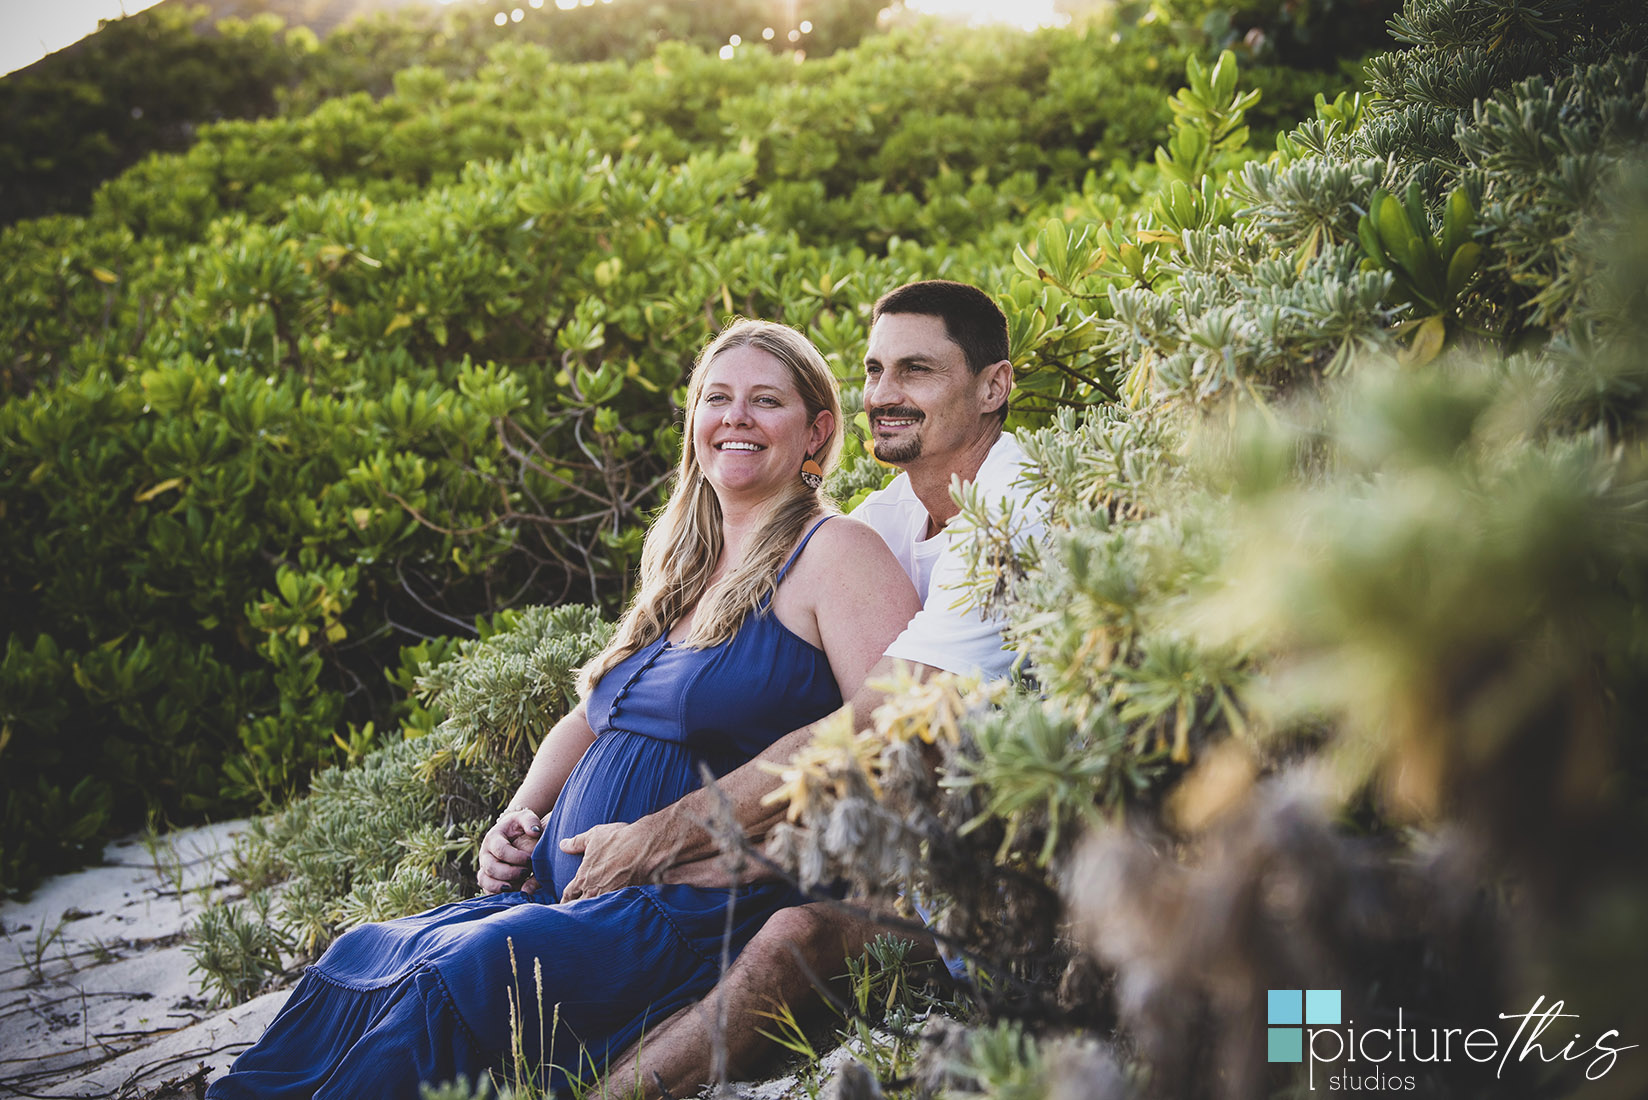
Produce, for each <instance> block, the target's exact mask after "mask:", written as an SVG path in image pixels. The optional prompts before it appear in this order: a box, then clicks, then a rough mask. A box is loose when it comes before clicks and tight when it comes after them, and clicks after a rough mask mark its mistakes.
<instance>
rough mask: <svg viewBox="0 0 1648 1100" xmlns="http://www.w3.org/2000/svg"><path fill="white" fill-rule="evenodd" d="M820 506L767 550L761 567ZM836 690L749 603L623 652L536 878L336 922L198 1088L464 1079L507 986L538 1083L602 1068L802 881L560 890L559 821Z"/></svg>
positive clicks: (698, 992)
mask: <svg viewBox="0 0 1648 1100" xmlns="http://www.w3.org/2000/svg"><path fill="white" fill-rule="evenodd" d="M823 522H824V521H823V520H820V521H819V524H815V525H814V526H813V527H812V529H811V530H809V531H808V532H807V534H806V536H805V537H804V538H803V539H802V540H801V543H800V545H798V546H797V547H796V549H795V552H794V553H793V554H791V555H790V558H789V561H787V562H785V564H784V567H783V569H781V570H780V571H779V574H778V580H779V582H780V583H782V582H783V579H784V576H785V574H786V573H788V572H789V569H790V566H791V565H792V564H793V563H794V562H795V559H796V557H797V556H799V555H800V553H801V551H802V549H803V548H805V546H806V545H807V541H808V540H809V539H811V538H812V535H813V532H814V531H817V530H818V526H819V525H821V524H822V523H823ZM841 702H842V700H841V691H840V689H839V687H838V686H837V685H836V682H835V677H834V675H833V674H832V673H831V671H830V665H829V661H828V660H827V659H826V657H825V655H824V653H823V652H822V651H821V650H819V649H818V648H817V647H815V646H813V645H810V644H808V643H807V642H805V641H803V640H802V639H801V638H799V637H798V636H796V635H795V634H793V633H791V632H790V631H789V630H788V629H787V628H786V627H785V626H784V625H783V624H781V623H780V622H779V621H778V619H777V618H776V617H774V616H773V615H772V613H771V609H770V607H769V606H765V605H764V606H763V607H762V608H761V609H760V611H759V613H756V614H752V615H750V616H749V617H748V618H746V619H745V622H744V624H743V626H742V627H741V628H740V629H739V631H738V633H737V634H736V635H735V636H734V637H733V638H732V639H731V640H730V641H728V642H726V643H724V644H722V645H719V646H714V647H709V648H701V649H700V648H689V647H683V646H678V645H673V644H671V643H670V642H669V641H668V640H666V639H664V638H660V639H658V640H657V641H655V642H653V643H652V644H651V645H648V646H646V647H645V648H643V649H641V650H639V651H637V652H636V653H634V654H631V655H630V656H629V657H628V658H626V659H625V660H624V661H623V662H621V663H620V664H618V665H616V666H614V667H613V668H612V669H611V670H610V671H609V672H608V673H607V674H606V675H605V676H603V677H602V678H601V681H600V683H599V684H597V685H596V686H595V687H594V688H593V689H592V690H591V692H590V695H589V698H588V700H587V701H586V703H587V714H588V717H589V722H590V727H591V729H592V730H594V732H595V734H596V739H595V742H594V743H593V744H592V745H591V746H590V747H589V749H588V750H587V751H586V752H585V753H584V755H583V758H582V759H581V760H579V762H578V764H577V765H576V766H575V767H574V768H573V770H572V773H571V775H570V776H569V777H568V778H567V782H566V786H565V788H564V789H563V790H562V792H561V796H560V798H559V799H558V800H557V802H556V805H555V808H554V811H553V812H552V813H551V814H550V817H549V820H548V822H547V823H546V825H545V828H544V833H543V836H542V837H541V839H540V840H539V843H538V846H537V848H536V849H535V851H534V852H533V858H532V867H533V873H534V874H535V875H536V876H537V879H538V881H539V883H540V884H541V886H542V889H541V890H539V891H538V892H536V893H532V894H523V893H511V894H498V895H491V896H482V897H477V898H471V899H469V900H467V901H461V902H456V903H454V904H451V905H443V906H441V907H439V908H437V909H432V910H430V911H429V912H427V913H422V914H420V915H418V916H415V917H407V918H405V919H403V920H397V921H390V922H387V923H384V924H372V925H366V926H363V927H361V928H357V929H354V930H352V931H350V932H348V933H346V934H344V935H343V936H341V937H339V939H338V940H337V941H336V942H335V943H333V944H332V946H331V947H330V948H329V949H328V950H327V951H326V953H325V954H324V955H322V956H321V959H320V961H319V962H317V963H316V964H315V965H313V966H311V967H309V969H308V970H307V971H306V972H305V974H304V976H303V979H302V980H301V981H300V982H299V983H298V986H297V988H296V989H295V990H294V991H293V993H292V996H291V998H290V999H289V1000H288V1001H287V1003H286V1005H285V1007H284V1008H282V1009H281V1011H280V1014H279V1015H278V1016H276V1017H275V1019H274V1021H273V1022H272V1023H271V1024H270V1025H269V1030H268V1031H267V1032H265V1033H264V1035H263V1037H262V1038H261V1039H259V1040H258V1042H257V1043H256V1044H255V1045H254V1046H253V1047H251V1048H250V1049H249V1050H247V1051H246V1052H245V1053H244V1054H242V1055H241V1056H240V1058H238V1059H237V1060H236V1061H235V1064H234V1065H233V1066H232V1067H231V1068H230V1071H229V1073H228V1074H226V1075H225V1076H224V1077H222V1078H220V1079H218V1080H217V1081H215V1082H213V1083H212V1084H211V1086H210V1087H209V1088H208V1089H207V1090H206V1095H207V1096H208V1097H209V1098H214V1100H239V1098H244V1097H258V1098H276V1097H279V1098H283V1100H284V1098H297V1097H304V1098H307V1097H311V1096H312V1097H316V1098H317V1100H345V1098H348V1100H364V1098H372V1097H382V1098H395V1100H412V1098H415V1097H416V1096H417V1095H418V1086H419V1084H420V1082H429V1083H433V1084H439V1083H442V1082H445V1081H450V1080H452V1079H454V1078H455V1077H457V1076H458V1075H459V1074H462V1075H464V1076H466V1077H467V1078H469V1080H470V1081H472V1082H473V1081H476V1080H478V1079H481V1078H484V1077H485V1076H486V1074H487V1072H488V1071H489V1070H492V1069H495V1068H501V1067H503V1066H505V1065H506V1063H507V1059H508V1054H509V1048H510V1044H511V1042H512V1036H511V1028H510V1009H509V1002H510V997H511V996H513V997H514V1000H515V1002H516V1004H517V1005H520V1006H523V1007H522V1011H521V1016H520V1029H519V1030H520V1032H521V1037H522V1045H523V1047H524V1052H525V1056H526V1058H527V1059H528V1060H529V1064H542V1065H544V1066H545V1067H546V1073H547V1079H548V1081H549V1084H550V1085H551V1087H553V1088H561V1087H564V1085H565V1084H566V1082H567V1080H568V1079H578V1078H583V1079H589V1078H592V1077H595V1076H598V1075H599V1074H601V1073H603V1072H605V1070H606V1069H607V1066H608V1062H609V1060H610V1059H612V1058H616V1057H617V1056H618V1055H619V1054H620V1053H622V1052H623V1050H624V1049H625V1048H626V1047H628V1046H629V1045H630V1044H631V1043H633V1042H634V1041H635V1040H636V1039H639V1038H641V1037H642V1035H643V1033H644V1032H645V1031H646V1029H648V1028H650V1027H653V1026H656V1025H657V1024H658V1023H659V1022H661V1021H662V1020H664V1019H666V1018H667V1017H669V1016H670V1015H671V1014H673V1013H674V1012H675V1011H677V1010H678V1009H680V1008H683V1007H685V1006H687V1005H689V1004H692V1003H693V1002H695V1001H698V1000H700V999H701V998H702V997H703V996H704V995H705V994H706V993H708V992H709V990H710V989H711V988H712V987H713V986H714V985H715V982H716V980H717V979H718V978H719V976H720V964H721V956H722V946H723V942H722V938H723V935H724V934H725V933H726V932H727V928H728V924H729V919H730V924H731V936H730V952H731V956H732V957H736V955H737V954H738V952H739V951H741V950H742V949H743V947H744V945H745V944H747V943H748V942H749V940H750V938H751V937H752V936H754V935H755V933H756V932H757V931H758V930H759V929H760V927H761V925H762V924H764V923H765V922H766V920H767V918H768V917H769V916H771V915H772V914H773V913H774V912H776V911H778V910H779V909H781V908H783V907H785V906H788V905H795V904H799V903H801V902H803V901H804V900H805V898H804V897H803V896H802V895H800V894H799V893H797V892H796V891H795V890H793V889H792V888H791V887H789V886H788V885H786V884H782V883H762V884H755V885H750V886H741V887H737V888H728V889H711V888H702V887H693V886H678V885H663V886H632V887H627V888H625V889H622V890H616V891H613V892H611V893H608V894H603V895H600V896H599V897H594V898H588V899H583V900H579V901H575V902H571V903H567V904H561V903H559V902H558V901H557V900H556V899H558V898H559V897H560V894H561V891H562V889H563V888H564V887H565V885H566V883H567V882H568V881H570V880H571V878H572V876H573V874H574V873H576V871H577V869H578V864H579V861H580V858H581V857H579V856H573V855H567V854H566V853H564V852H562V851H561V850H560V846H559V842H560V840H561V839H562V838H563V837H568V836H573V835H575V834H577V833H580V832H583V831H584V830H585V829H587V828H589V827H590V826H593V825H599V824H603V823H606V822H612V821H633V820H635V819H636V818H638V817H641V816H643V815H645V814H648V813H651V812H653V811H654V810H657V809H660V808H662V807H664V806H666V805H668V804H669V803H671V802H674V801H675V800H676V799H678V798H680V797H681V796H682V795H684V794H686V793H687V792H689V791H691V790H693V789H695V788H696V787H698V786H699V785H700V780H699V773H698V765H699V763H700V762H703V763H705V764H707V765H708V766H709V767H710V769H711V771H712V772H713V773H714V774H716V775H721V774H724V773H726V772H728V771H730V770H732V769H733V768H735V767H737V766H738V765H739V764H742V763H744V762H745V761H747V760H749V759H750V758H751V757H753V756H754V755H755V754H756V753H758V752H760V751H761V750H762V749H763V748H765V747H766V746H767V745H769V744H771V743H772V742H773V741H775V740H777V739H778V738H779V737H781V736H783V735H784V734H786V733H788V732H790V731H791V730H794V729H798V728H800V727H801V726H804V725H806V724H807V723H809V722H812V721H814V720H816V719H818V718H822V717H823V716H824V715H826V714H828V713H830V712H831V711H833V710H834V709H835V708H837V707H839V706H840V705H841ZM729 910H730V914H731V915H730V918H729ZM511 947H513V954H514V966H513V967H512V966H511ZM535 965H536V966H537V967H539V968H541V972H542V983H543V995H542V1001H541V1004H542V1006H543V1010H542V1017H541V1018H540V1015H539V1012H538V1005H539V1003H540V1002H539V1000H538V994H537V992H536V988H535V978H534V967H535ZM540 1035H541V1036H542V1042H541V1043H540V1038H539V1037H540ZM613 1068H614V1069H615V1070H618V1069H620V1067H616V1066H615V1067H613Z"/></svg>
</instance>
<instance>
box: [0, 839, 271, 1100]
mask: <svg viewBox="0 0 1648 1100" xmlns="http://www.w3.org/2000/svg"><path fill="white" fill-rule="evenodd" d="M244 826H245V822H243V821H231V822H225V823H223V824H220V825H207V826H202V827H200V828H195V829H185V830H182V831H179V832H175V833H170V834H167V835H165V836H163V837H161V838H160V839H159V840H158V842H157V843H155V844H154V845H152V849H153V850H152V851H151V850H150V848H149V847H146V846H145V845H144V844H143V843H142V842H141V841H140V840H139V839H138V838H136V837H130V838H127V839H125V840H119V841H116V842H115V843H113V844H110V845H109V846H108V848H106V849H105V850H104V853H103V866H100V867H91V868H87V869H86V870H83V871H76V872H73V873H71V874H66V875H59V876H57V877H56V878H52V879H49V880H47V881H46V882H45V883H43V884H42V885H41V886H40V887H39V888H38V889H37V890H35V892H34V893H33V894H32V895H31V896H30V897H29V898H28V899H27V900H25V901H8V902H5V903H4V904H0V926H3V928H4V934H3V935H0V1096H21V1095H29V1096H119V1097H127V1096H130V1097H141V1096H145V1095H149V1094H151V1093H153V1092H155V1091H156V1089H157V1088H158V1087H159V1086H160V1085H162V1084H163V1083H165V1082H167V1081H171V1080H176V1079H178V1078H182V1077H186V1076H188V1075H190V1074H192V1073H194V1072H195V1071H196V1069H197V1068H198V1067H199V1066H201V1065H202V1064H204V1065H205V1066H207V1067H208V1068H209V1069H211V1070H214V1071H216V1070H221V1069H222V1068H223V1067H225V1066H227V1065H228V1064H229V1063H230V1062H231V1061H233V1060H234V1057H235V1055H236V1054H238V1053H239V1052H240V1051H241V1050H243V1049H244V1048H245V1047H246V1045H247V1044H249V1043H250V1042H251V1041H252V1040H253V1039H255V1038H256V1037H257V1036H258V1035H259V1034H261V1033H262V1031H263V1028H264V1027H265V1026H266V1025H267V1024H268V1022H269V1020H270V1019H272V1018H273V1017H274V1014H275V1012H276V1011H277V1010H278V1009H279V1008H280V1006H281V1004H282V1003H283V1002H284V1001H285V1000H286V993H285V992H284V991H283V992H277V993H270V994H267V995H265V996H263V997H260V998H258V999H257V1000H254V1001H252V1002H250V1003H249V1004H245V1005H241V1006H240V1007H238V1008H234V1009H230V1010H227V1011H214V1010H213V1009H212V1007H211V1005H210V1004H209V1003H208V1002H207V1001H206V1000H204V999H203V998H202V997H201V995H200V991H199V986H198V984H197V980H196V979H197V978H198V977H199V975H197V974H190V973H189V966H190V962H191V960H190V959H189V956H188V955H187V954H186V953H185V952H184V949H183V940H184V938H185V935H186V933H187V931H188V929H189V926H190V925H191V924H192V923H193V922H194V920H195V918H196V917H197V916H198V914H199V912H200V909H201V908H202V906H203V904H204V903H205V901H206V900H207V899H217V898H224V897H235V896H238V891H235V890H232V888H231V887H230V884H229V882H228V879H227V878H226V876H225V875H224V874H223V870H222V866H223V857H224V856H226V855H227V853H228V851H229V849H230V847H231V845H232V844H233V837H234V835H235V834H236V833H237V832H239V831H240V830H241V829H242V828H243V827H244ZM186 1094H187V1095H193V1090H192V1089H191V1090H189V1091H188V1092H187V1093H186Z"/></svg>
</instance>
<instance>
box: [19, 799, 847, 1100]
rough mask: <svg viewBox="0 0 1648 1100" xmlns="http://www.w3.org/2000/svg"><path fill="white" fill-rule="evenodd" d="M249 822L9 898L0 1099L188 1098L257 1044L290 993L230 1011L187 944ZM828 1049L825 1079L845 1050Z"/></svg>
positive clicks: (776, 1087) (119, 850) (789, 1092)
mask: <svg viewBox="0 0 1648 1100" xmlns="http://www.w3.org/2000/svg"><path fill="white" fill-rule="evenodd" d="M245 824H246V823H245V822H244V821H230V822H225V823H223V824H219V825H207V826H202V827H200V828H195V829H185V830H181V831H178V832H173V833H168V834H166V835H164V836H162V837H160V838H158V839H156V838H149V839H147V840H145V839H143V838H139V837H135V836H134V837H128V838H126V839H124V840H119V841H116V842H114V843H113V844H110V845H109V846H108V847H107V848H106V849H105V850H104V853H103V865H102V866H98V867H91V868H87V869H85V870H82V871H76V872H73V873H71V874H66V875H59V876H57V877H56V878H52V879H48V880H47V881H46V882H45V883H43V884H42V885H41V886H40V887H39V888H38V889H37V890H35V891H34V893H33V894H32V895H30V896H29V898H28V899H27V900H24V901H7V902H5V903H3V904H0V929H3V931H0V1097H14V1096H27V1097H36V1096H40V1097H45V1096H51V1097H59V1096H75V1097H121V1098H126V1097H130V1098H134V1100H136V1098H141V1100H174V1098H176V1100H181V1098H185V1097H190V1098H193V1097H198V1096H201V1095H203V1094H204V1089H205V1082H206V1081H207V1080H209V1079H210V1078H212V1077H215V1076H216V1075H217V1074H219V1073H220V1072H222V1070H223V1069H225V1068H226V1067H227V1066H228V1065H229V1063H230V1062H232V1061H234V1059H235V1056H236V1055H237V1054H239V1053H240V1052H241V1051H242V1050H244V1049H245V1048H246V1047H247V1046H249V1045H250V1044H251V1043H252V1042H253V1041H254V1040H256V1039H257V1037H258V1036H259V1035H261V1034H262V1033H263V1029H264V1028H265V1027H266V1026H267V1025H268V1023H269V1021H270V1020H271V1019H273V1018H274V1015H275V1013H276V1012H278V1011H279V1010H280V1006H281V1005H282V1004H283V1003H285V1000H286V997H287V991H286V990H280V991H277V992H273V993H267V994H264V995H263V996H261V997H258V998H257V999H255V1000H252V1001H250V1002H248V1003H246V1004H244V1005H240V1006H238V1007H235V1008H231V1009H215V1008H214V1007H213V1006H212V1005H211V1004H210V1003H209V1002H208V1001H207V1000H206V999H204V998H203V997H202V996H201V994H200V989H199V986H198V984H197V981H196V979H197V978H198V975H194V974H191V973H190V972H189V967H190V965H191V960H190V958H189V955H188V953H187V951H186V950H185V944H186V942H187V938H188V932H189V928H190V926H191V925H192V924H193V923H194V921H195V919H196V917H197V916H198V915H199V913H200V910H201V908H202V907H203V906H204V905H205V904H206V903H207V902H208V901H215V900H225V899H232V898H235V897H238V896H239V892H238V890H236V889H235V888H234V887H233V886H232V885H231V883H230V882H229V879H228V877H227V875H225V874H224V871H223V868H224V865H225V862H226V857H227V856H228V854H229V852H230V850H231V849H232V847H233V844H234V837H235V835H236V834H237V833H239V832H240V830H241V829H243V828H244V827H245ZM845 1055H846V1052H845V1051H844V1050H838V1051H836V1052H835V1053H834V1054H833V1055H832V1056H830V1057H829V1058H826V1059H825V1066H824V1070H825V1072H824V1074H823V1076H825V1077H829V1076H833V1073H832V1072H831V1071H832V1070H833V1069H834V1068H835V1067H836V1066H837V1065H839V1064H840V1062H841V1060H842V1059H843V1058H844V1057H845ZM716 1095H717V1096H718V1097H723V1098H726V1100H783V1098H786V1097H791V1096H804V1095H806V1089H805V1087H804V1086H803V1085H802V1084H801V1083H800V1082H799V1081H797V1079H796V1078H795V1077H783V1078H779V1079H777V1080H773V1081H767V1082H762V1083H759V1084H737V1085H729V1086H726V1087H724V1088H723V1089H721V1090H720V1091H719V1092H718V1093H717V1094H716Z"/></svg>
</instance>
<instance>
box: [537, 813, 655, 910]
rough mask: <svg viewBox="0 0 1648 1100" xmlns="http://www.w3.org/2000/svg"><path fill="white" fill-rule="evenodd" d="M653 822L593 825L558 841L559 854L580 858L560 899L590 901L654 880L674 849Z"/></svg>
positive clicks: (650, 819)
mask: <svg viewBox="0 0 1648 1100" xmlns="http://www.w3.org/2000/svg"><path fill="white" fill-rule="evenodd" d="M657 822H658V815H656V814H654V815H651V816H648V817H643V818H642V819H641V820H640V821H637V822H635V823H633V824H624V823H623V822H614V823H611V824H607V825H596V826H593V827H591V828H589V829H586V830H584V831H583V832H581V833H579V834H577V835H576V836H569V837H567V838H566V839H565V840H563V841H561V851H563V852H566V853H567V854H569V855H580V854H581V855H583V857H584V859H583V862H582V863H580V864H579V865H578V873H577V874H575V875H573V876H572V881H571V882H569V883H567V885H566V889H565V890H563V891H562V892H561V900H562V901H577V900H578V899H579V898H593V897H597V896H599V895H601V894H606V893H610V892H611V891H613V890H621V889H623V888H624V887H626V886H639V885H641V884H642V883H648V882H653V881H656V876H657V874H658V872H659V871H661V870H663V869H664V868H667V867H669V866H670V865H671V864H672V863H673V862H674V861H675V856H676V852H677V850H678V849H677V846H676V845H675V844H674V843H673V841H672V840H671V838H670V837H668V836H666V835H663V830H660V829H659V828H658V826H657Z"/></svg>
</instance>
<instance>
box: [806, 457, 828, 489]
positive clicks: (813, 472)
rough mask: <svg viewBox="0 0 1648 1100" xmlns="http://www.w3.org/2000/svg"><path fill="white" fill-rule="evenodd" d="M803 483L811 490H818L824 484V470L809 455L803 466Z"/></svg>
mask: <svg viewBox="0 0 1648 1100" xmlns="http://www.w3.org/2000/svg"><path fill="white" fill-rule="evenodd" d="M801 481H802V483H803V484H805V485H806V486H807V488H809V489H816V488H818V487H819V486H820V485H822V484H824V469H823V467H821V466H819V464H818V463H817V462H815V461H813V456H812V455H808V456H807V461H805V462H803V463H802V464H801Z"/></svg>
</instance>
